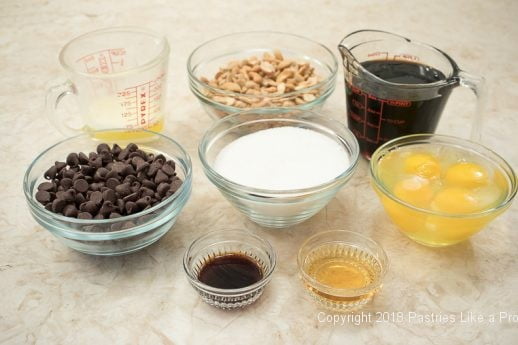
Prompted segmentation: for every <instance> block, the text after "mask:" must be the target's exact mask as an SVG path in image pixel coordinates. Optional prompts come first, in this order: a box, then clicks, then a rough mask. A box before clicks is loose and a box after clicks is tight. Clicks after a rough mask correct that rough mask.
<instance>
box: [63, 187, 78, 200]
mask: <svg viewBox="0 0 518 345" xmlns="http://www.w3.org/2000/svg"><path fill="white" fill-rule="evenodd" d="M60 199H63V200H65V201H67V202H73V201H76V191H75V190H73V189H68V190H66V191H65V192H63V194H62V195H61V197H60Z"/></svg>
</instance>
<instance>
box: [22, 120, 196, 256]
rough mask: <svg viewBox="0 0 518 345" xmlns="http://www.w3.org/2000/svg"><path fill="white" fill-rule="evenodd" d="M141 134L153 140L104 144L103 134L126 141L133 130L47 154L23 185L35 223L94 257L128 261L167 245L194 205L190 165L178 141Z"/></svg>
mask: <svg viewBox="0 0 518 345" xmlns="http://www.w3.org/2000/svg"><path fill="white" fill-rule="evenodd" d="M117 132H120V134H121V135H120V136H117V135H114V134H117ZM138 132H146V133H140V134H142V136H143V137H152V140H148V141H146V142H144V143H139V144H138V145H137V144H135V143H132V142H129V141H127V140H122V139H121V140H119V141H117V142H111V141H107V142H101V141H99V140H98V139H96V138H102V137H107V136H104V135H103V133H104V134H109V136H108V137H119V138H124V134H125V133H127V130H126V129H121V130H109V131H97V132H94V133H85V134H81V135H78V136H75V137H71V138H67V139H65V140H63V141H60V142H58V143H57V144H55V145H53V146H51V147H49V148H48V149H46V150H45V151H43V152H42V153H41V154H40V155H39V156H38V157H36V159H34V161H33V162H32V163H31V164H30V165H29V167H28V168H27V171H26V173H25V176H24V182H23V189H24V193H25V197H26V200H27V204H28V205H29V209H30V212H31V214H32V216H33V217H34V219H35V220H36V221H37V222H38V223H39V224H40V225H41V226H43V227H44V228H45V229H47V230H48V231H50V232H51V233H52V234H53V235H54V236H56V237H57V238H58V239H59V240H61V242H63V243H64V244H65V245H67V246H68V247H70V248H72V249H75V250H78V251H80V252H83V253H86V254H92V255H107V256H110V255H121V254H127V253H131V252H134V251H137V250H139V249H142V248H144V247H146V246H148V245H150V244H152V243H154V242H155V241H157V240H158V239H160V238H161V237H162V236H163V235H164V234H165V233H167V232H168V231H169V230H170V229H171V228H172V226H173V225H174V223H175V222H176V219H177V217H178V215H179V213H180V212H181V210H182V209H183V207H184V206H185V204H186V203H187V200H188V199H189V196H190V193H191V183H192V182H191V181H192V165H191V159H190V157H189V155H188V154H187V152H186V151H185V150H184V149H183V148H182V147H181V146H180V145H179V144H178V143H177V142H176V141H174V140H172V139H171V138H169V137H167V136H165V135H161V134H158V133H153V132H148V131H145V130H138ZM137 134H138V133H137Z"/></svg>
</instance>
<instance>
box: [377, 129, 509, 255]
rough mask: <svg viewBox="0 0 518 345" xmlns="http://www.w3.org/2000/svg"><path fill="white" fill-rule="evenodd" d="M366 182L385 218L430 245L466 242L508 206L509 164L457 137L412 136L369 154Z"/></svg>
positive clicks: (409, 234)
mask: <svg viewBox="0 0 518 345" xmlns="http://www.w3.org/2000/svg"><path fill="white" fill-rule="evenodd" d="M370 175H371V183H372V186H373V188H374V190H375V191H376V193H377V195H378V196H379V198H380V200H381V203H382V204H383V207H384V209H385V211H386V213H387V214H388V216H389V218H390V219H391V220H392V221H393V222H394V223H395V224H396V225H397V226H398V228H399V229H400V230H401V232H403V234H405V235H406V236H408V237H409V238H411V239H413V240H414V241H416V242H418V243H421V244H424V245H427V246H432V247H442V246H448V245H452V244H455V243H459V242H461V241H464V240H466V239H467V238H469V237H470V236H471V235H473V234H474V233H476V232H478V231H480V230H481V229H483V228H484V227H485V226H486V225H487V224H488V223H489V222H491V221H492V220H493V219H495V218H496V217H498V216H499V215H500V214H502V213H503V212H504V211H505V210H507V209H508V208H509V206H510V205H511V202H512V200H513V198H514V197H515V195H516V191H517V177H516V174H515V172H514V171H513V169H512V167H511V166H510V165H509V164H508V163H507V162H506V161H505V160H504V159H503V158H502V157H500V156H499V155H498V154H496V153H495V152H493V151H491V150H489V149H488V148H486V147H484V146H482V145H480V144H477V143H474V142H471V141H468V140H464V139H460V138H456V137H450V136H444V135H437V134H415V135H408V136H404V137H400V138H397V139H394V140H391V141H389V142H387V143H385V144H384V145H383V146H381V147H380V148H378V149H377V150H376V152H375V153H374V154H373V155H372V157H371V161H370Z"/></svg>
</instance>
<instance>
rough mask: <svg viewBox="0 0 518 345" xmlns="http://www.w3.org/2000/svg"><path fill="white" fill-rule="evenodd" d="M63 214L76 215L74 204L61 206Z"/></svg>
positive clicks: (67, 215)
mask: <svg viewBox="0 0 518 345" xmlns="http://www.w3.org/2000/svg"><path fill="white" fill-rule="evenodd" d="M63 215H64V216H66V217H77V208H76V206H75V205H70V204H69V205H66V206H65V207H64V208H63Z"/></svg>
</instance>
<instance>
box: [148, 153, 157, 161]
mask: <svg viewBox="0 0 518 345" xmlns="http://www.w3.org/2000/svg"><path fill="white" fill-rule="evenodd" d="M154 159H155V154H154V153H148V154H147V157H146V160H147V161H148V162H153V160H154Z"/></svg>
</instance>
